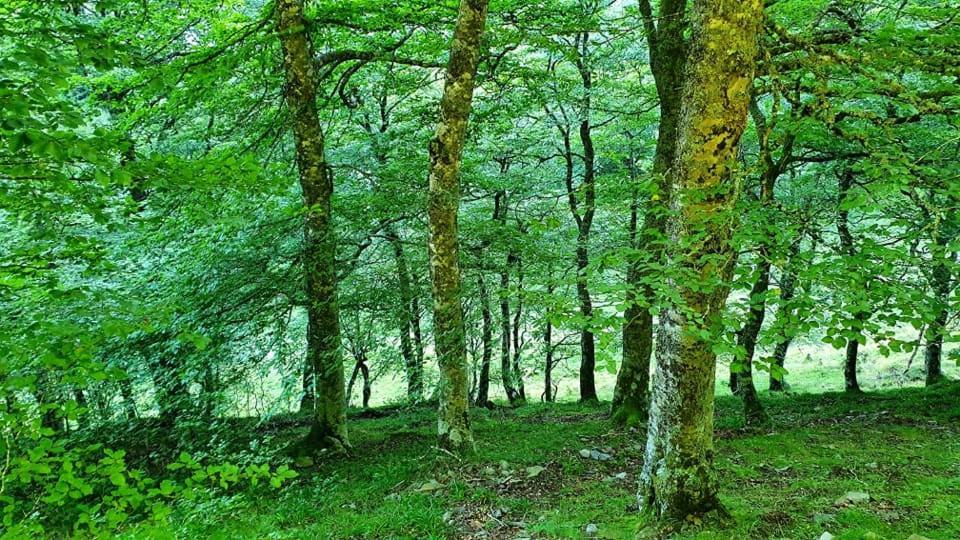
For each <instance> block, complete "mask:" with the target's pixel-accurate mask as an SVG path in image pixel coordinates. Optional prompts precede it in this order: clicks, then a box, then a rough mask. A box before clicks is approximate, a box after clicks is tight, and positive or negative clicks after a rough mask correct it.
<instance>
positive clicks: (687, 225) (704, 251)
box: [639, 0, 763, 520]
mask: <svg viewBox="0 0 960 540" xmlns="http://www.w3.org/2000/svg"><path fill="white" fill-rule="evenodd" d="M762 18H763V4H762V3H761V2H759V0H751V1H746V2H737V3H733V2H723V1H712V0H698V1H696V2H694V5H693V11H692V13H691V19H690V28H691V32H692V37H691V42H690V45H689V48H688V53H687V55H688V56H687V61H686V65H685V68H684V71H685V73H684V83H683V93H682V101H681V114H680V122H679V125H678V130H677V131H678V139H677V153H676V159H675V160H674V163H673V169H672V170H671V171H670V175H669V176H670V187H671V197H670V210H671V213H670V216H669V218H668V222H667V234H668V237H669V239H670V241H671V244H672V245H673V246H675V247H674V249H672V250H671V253H670V254H669V255H670V256H671V257H676V260H677V271H678V272H679V274H678V275H677V276H674V277H673V278H672V279H673V283H672V285H673V286H675V287H677V288H678V289H679V291H680V298H681V299H682V303H676V304H672V305H668V306H667V307H665V308H664V309H663V311H662V312H661V314H660V328H659V333H658V337H657V359H656V369H655V372H654V375H653V386H652V402H651V406H650V423H649V426H648V428H647V450H646V455H645V460H644V464H643V470H642V473H641V477H640V478H641V479H640V491H639V501H640V508H641V509H642V510H645V511H648V512H650V513H651V514H652V515H655V516H657V517H659V518H665V519H676V520H683V519H686V518H687V516H689V515H696V514H704V513H707V512H710V511H712V510H721V509H722V508H723V507H722V505H721V504H720V501H719V499H718V498H717V491H718V489H719V486H718V484H717V479H716V476H715V473H714V470H713V402H714V380H715V378H716V353H715V352H714V351H713V347H712V340H711V339H709V337H708V336H709V335H710V334H711V333H714V332H717V331H718V328H717V326H718V324H719V322H720V317H721V312H722V309H723V304H724V301H725V300H726V297H727V294H728V293H729V285H728V283H727V282H728V280H729V279H730V278H731V277H732V273H733V266H734V264H735V257H734V253H733V252H732V249H731V246H730V236H731V233H732V227H731V222H730V220H731V216H730V213H729V212H730V209H731V207H732V204H733V203H734V202H735V200H736V197H737V185H738V180H737V179H736V178H735V175H736V174H737V172H736V170H735V168H734V161H735V158H736V155H737V147H738V144H739V142H740V137H741V135H742V134H743V131H744V129H745V127H746V122H747V107H748V105H749V102H750V89H751V87H752V85H753V77H754V73H755V71H756V58H757V39H758V37H759V32H760V27H761V22H762ZM691 279H692V280H694V281H692V282H695V283H697V284H698V285H697V286H696V287H689V286H686V285H684V283H690V282H691V281H687V280H691Z"/></svg>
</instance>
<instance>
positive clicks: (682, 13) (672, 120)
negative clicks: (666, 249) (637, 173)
mask: <svg viewBox="0 0 960 540" xmlns="http://www.w3.org/2000/svg"><path fill="white" fill-rule="evenodd" d="M640 10H641V15H642V16H643V21H644V27H645V30H646V36H647V48H648V50H649V51H650V53H649V54H650V69H651V71H652V72H653V78H654V81H655V83H656V87H657V96H658V98H659V101H660V125H659V133H658V136H657V146H656V150H655V153H654V159H653V171H652V175H653V177H654V180H655V186H656V191H655V194H656V196H653V194H651V196H650V197H649V199H648V200H647V201H646V202H645V203H644V205H643V206H644V209H645V211H644V217H643V228H642V229H641V230H640V231H638V234H637V235H636V237H635V238H634V239H633V242H632V243H633V245H632V246H631V247H633V248H635V249H638V250H639V249H642V250H644V256H645V257H644V258H645V259H646V261H650V262H659V261H661V260H662V258H663V237H664V234H665V225H666V222H665V219H664V218H665V216H666V213H665V211H664V210H665V209H666V208H667V206H666V205H667V204H668V202H669V199H670V182H669V179H668V177H667V172H668V170H669V169H670V167H671V165H672V164H673V161H674V159H675V157H676V152H677V127H678V125H679V120H680V104H681V103H680V92H679V91H678V89H680V88H681V87H682V84H683V68H684V64H685V62H686V41H685V40H684V32H685V31H686V29H687V26H688V21H687V17H686V0H662V1H661V2H660V11H659V13H658V16H657V20H658V21H659V22H657V21H655V20H654V15H653V12H652V9H651V7H650V2H649V0H641V1H640ZM637 210H638V209H637V208H634V209H633V211H632V212H631V213H632V214H634V213H636V211H637ZM634 219H635V218H634ZM634 228H635V224H634ZM646 261H644V260H634V261H631V263H630V267H629V268H628V270H627V300H626V301H627V309H626V310H625V312H624V323H623V360H622V362H621V364H620V372H619V373H618V374H617V386H616V388H615V390H614V402H613V419H614V421H615V422H617V423H620V424H621V425H623V424H624V423H628V422H631V421H633V420H636V421H645V420H646V418H647V415H648V410H649V406H650V389H649V386H650V383H649V379H650V355H651V353H652V351H653V315H652V313H651V312H650V308H651V306H653V305H655V303H656V298H655V294H654V290H653V287H651V286H650V284H649V283H644V279H645V278H647V279H649V277H650V273H649V271H648V270H647V268H646V265H645V264H644V263H645V262H646Z"/></svg>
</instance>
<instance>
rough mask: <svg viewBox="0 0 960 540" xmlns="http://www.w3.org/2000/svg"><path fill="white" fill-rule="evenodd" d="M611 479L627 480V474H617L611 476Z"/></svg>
mask: <svg viewBox="0 0 960 540" xmlns="http://www.w3.org/2000/svg"><path fill="white" fill-rule="evenodd" d="M613 477H614V478H616V479H617V480H626V479H627V473H625V472H618V473H617V474H615V475H613Z"/></svg>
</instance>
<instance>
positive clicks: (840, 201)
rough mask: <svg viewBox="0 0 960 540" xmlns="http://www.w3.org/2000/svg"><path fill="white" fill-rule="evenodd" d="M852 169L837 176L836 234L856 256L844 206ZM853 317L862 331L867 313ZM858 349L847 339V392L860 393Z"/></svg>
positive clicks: (849, 254) (845, 250)
mask: <svg viewBox="0 0 960 540" xmlns="http://www.w3.org/2000/svg"><path fill="white" fill-rule="evenodd" d="M853 179H854V175H853V171H852V170H850V169H849V168H848V169H847V170H845V171H844V172H843V173H841V174H840V176H839V185H838V191H837V234H838V235H839V237H840V248H841V250H842V251H843V253H844V255H846V256H847V257H851V258H852V257H856V256H857V247H856V243H855V242H854V240H853V234H852V233H851V232H850V212H849V211H848V210H847V209H846V208H845V207H844V201H845V200H846V198H847V194H848V193H849V192H850V189H851V188H852V187H853ZM853 318H854V321H855V325H856V330H857V331H858V332H862V331H863V323H864V322H866V320H867V314H866V313H865V312H863V311H861V310H860V309H859V308H855V310H854V313H853ZM859 349H860V342H859V341H857V340H856V339H850V340H847V350H846V353H845V355H844V362H843V382H844V389H845V390H846V391H847V392H849V393H854V394H857V393H860V392H862V390H861V389H860V382H859V381H858V380H857V354H858V352H859Z"/></svg>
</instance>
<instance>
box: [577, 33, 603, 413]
mask: <svg viewBox="0 0 960 540" xmlns="http://www.w3.org/2000/svg"><path fill="white" fill-rule="evenodd" d="M579 42H580V50H579V51H578V56H577V69H578V70H579V71H580V79H581V81H582V83H583V92H584V98H583V104H582V111H581V116H582V120H581V121H580V144H581V146H583V192H584V195H583V214H582V215H581V216H580V219H579V220H578V228H577V298H578V299H579V300H580V314H581V315H582V316H583V318H584V321H585V325H584V328H583V330H581V332H580V401H581V402H587V403H596V402H598V401H599V398H598V397H597V384H596V380H595V376H594V371H596V367H597V353H596V340H595V339H594V335H593V330H592V319H593V300H592V299H591V298H590V287H589V279H588V272H587V269H588V267H589V266H590V253H589V250H590V231H591V229H592V228H593V217H594V215H595V214H596V210H597V178H596V175H597V171H596V151H595V150H594V146H593V128H592V125H591V123H590V113H591V104H592V100H591V92H592V91H593V72H592V71H591V69H590V66H589V61H590V60H589V57H590V50H589V43H590V34H589V33H586V32H584V33H583V35H582V36H581V37H580V39H579ZM572 210H573V211H574V212H575V213H576V208H572Z"/></svg>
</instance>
